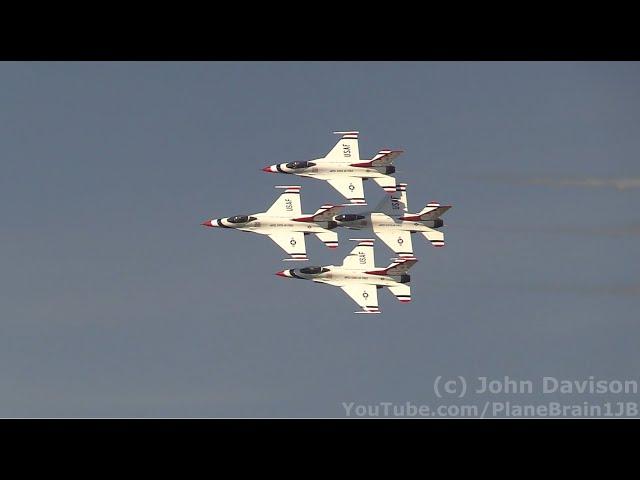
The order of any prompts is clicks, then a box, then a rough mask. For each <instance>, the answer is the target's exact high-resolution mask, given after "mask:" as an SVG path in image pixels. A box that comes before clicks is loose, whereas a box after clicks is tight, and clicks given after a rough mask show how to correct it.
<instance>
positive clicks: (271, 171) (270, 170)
mask: <svg viewBox="0 0 640 480" xmlns="http://www.w3.org/2000/svg"><path fill="white" fill-rule="evenodd" d="M262 171H263V172H267V173H273V172H275V168H273V166H271V165H269V166H266V167H264V168H263V169H262Z"/></svg>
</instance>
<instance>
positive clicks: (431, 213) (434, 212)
mask: <svg viewBox="0 0 640 480" xmlns="http://www.w3.org/2000/svg"><path fill="white" fill-rule="evenodd" d="M450 208H451V205H440V204H439V203H438V202H429V203H427V206H426V207H424V208H423V209H422V210H420V211H419V212H418V213H417V215H418V216H419V217H420V219H421V220H435V219H436V218H440V217H441V216H442V215H444V214H445V213H446V212H447V210H449V209H450Z"/></svg>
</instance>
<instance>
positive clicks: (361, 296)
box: [276, 238, 418, 313]
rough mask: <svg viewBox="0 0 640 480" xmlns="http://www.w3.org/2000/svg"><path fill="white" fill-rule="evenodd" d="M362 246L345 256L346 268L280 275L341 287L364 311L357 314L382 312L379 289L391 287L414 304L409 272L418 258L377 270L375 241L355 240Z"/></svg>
mask: <svg viewBox="0 0 640 480" xmlns="http://www.w3.org/2000/svg"><path fill="white" fill-rule="evenodd" d="M350 240H354V241H357V242H358V245H357V246H356V247H355V248H354V249H353V250H352V251H351V253H350V254H349V255H347V256H346V257H345V259H344V260H343V262H342V265H339V266H336V265H327V266H324V267H307V268H300V269H290V270H282V271H280V272H277V273H276V275H279V276H281V277H286V278H298V279H301V280H311V281H313V282H317V283H325V284H327V285H333V286H335V287H340V288H341V289H342V290H343V291H344V293H346V294H347V295H349V296H350V297H351V298H352V299H353V301H354V302H356V303H357V304H358V305H359V306H360V308H361V310H360V311H357V312H355V313H380V309H379V308H378V289H380V288H382V287H387V288H389V290H391V293H393V294H394V295H395V296H396V298H397V299H398V300H400V301H401V302H403V303H406V302H410V301H411V287H410V285H409V282H410V281H411V277H410V276H409V275H408V274H407V271H408V270H409V269H410V268H411V267H412V266H413V265H414V264H415V263H416V262H417V261H418V260H417V259H416V258H397V259H393V263H391V265H389V266H388V267H387V268H377V267H376V266H375V259H374V254H373V240H371V239H363V238H351V239H350Z"/></svg>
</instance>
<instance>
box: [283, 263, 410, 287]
mask: <svg viewBox="0 0 640 480" xmlns="http://www.w3.org/2000/svg"><path fill="white" fill-rule="evenodd" d="M322 268H327V269H329V271H327V272H322V273H316V274H305V273H301V272H300V271H299V270H297V269H294V270H288V274H285V276H289V277H293V278H299V279H302V280H312V281H314V282H317V283H326V284H329V285H334V286H344V285H349V284H358V285H362V284H366V285H379V286H381V287H393V286H395V285H398V284H400V283H401V282H400V281H399V280H400V276H399V275H393V276H392V275H376V274H373V273H367V272H366V271H364V270H356V269H350V268H344V267H340V266H336V265H327V266H326V267H322ZM372 270H373V271H375V270H377V269H376V268H373V269H372Z"/></svg>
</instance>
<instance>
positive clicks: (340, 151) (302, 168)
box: [262, 132, 402, 205]
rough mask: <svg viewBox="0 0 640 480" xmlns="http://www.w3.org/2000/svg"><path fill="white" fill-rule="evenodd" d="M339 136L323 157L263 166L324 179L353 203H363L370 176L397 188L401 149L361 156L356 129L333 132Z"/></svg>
mask: <svg viewBox="0 0 640 480" xmlns="http://www.w3.org/2000/svg"><path fill="white" fill-rule="evenodd" d="M333 133H336V134H339V135H342V137H341V138H340V140H339V141H338V143H336V145H335V146H334V147H333V148H332V149H331V151H330V152H329V153H328V154H327V155H326V156H324V157H322V158H316V159H314V160H311V161H297V162H289V163H279V164H276V165H270V166H268V167H264V168H263V169H262V170H263V171H265V172H267V173H287V174H292V175H299V176H301V177H309V178H317V179H319V180H326V181H327V182H328V183H329V185H331V186H332V187H333V188H335V189H336V190H337V191H338V192H340V193H341V194H342V195H343V196H344V197H345V198H348V199H349V201H350V202H351V203H352V204H355V205H366V200H365V198H364V188H363V186H362V180H367V179H369V178H370V179H372V180H373V181H374V182H376V183H377V184H378V185H380V186H381V187H382V188H383V189H384V191H385V192H387V193H389V194H393V193H395V191H396V179H395V178H394V177H391V176H390V175H391V174H393V173H395V171H396V167H394V166H393V161H394V160H395V158H396V157H397V156H398V155H400V154H401V153H402V150H380V151H379V152H378V153H377V155H375V156H374V157H373V158H371V159H362V158H360V150H359V148H358V132H333Z"/></svg>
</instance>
